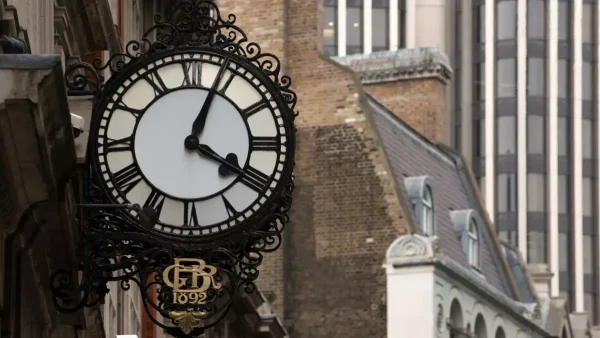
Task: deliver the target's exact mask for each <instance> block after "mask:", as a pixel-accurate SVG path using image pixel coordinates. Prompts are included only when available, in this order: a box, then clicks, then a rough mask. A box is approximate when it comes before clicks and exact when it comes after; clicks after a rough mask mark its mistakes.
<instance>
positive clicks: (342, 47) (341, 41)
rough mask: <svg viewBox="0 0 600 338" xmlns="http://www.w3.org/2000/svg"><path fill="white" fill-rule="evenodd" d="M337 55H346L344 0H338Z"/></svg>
mask: <svg viewBox="0 0 600 338" xmlns="http://www.w3.org/2000/svg"><path fill="white" fill-rule="evenodd" d="M337 8H338V12H337V15H338V20H337V21H338V27H337V29H338V36H337V40H338V41H337V42H338V56H346V0H338V7H337Z"/></svg>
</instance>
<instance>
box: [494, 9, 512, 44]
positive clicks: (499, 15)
mask: <svg viewBox="0 0 600 338" xmlns="http://www.w3.org/2000/svg"><path fill="white" fill-rule="evenodd" d="M496 8H497V12H496V24H497V27H498V32H497V39H498V40H509V39H514V38H515V37H516V36H517V2H516V1H502V2H498V4H497V5H496Z"/></svg>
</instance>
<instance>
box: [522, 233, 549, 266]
mask: <svg viewBox="0 0 600 338" xmlns="http://www.w3.org/2000/svg"><path fill="white" fill-rule="evenodd" d="M527 241H528V245H527V251H528V252H527V257H528V261H527V262H528V263H546V233H544V232H541V231H529V232H528V233H527Z"/></svg>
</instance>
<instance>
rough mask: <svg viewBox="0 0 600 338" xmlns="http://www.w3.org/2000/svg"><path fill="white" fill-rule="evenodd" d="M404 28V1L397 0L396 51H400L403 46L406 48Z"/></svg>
mask: <svg viewBox="0 0 600 338" xmlns="http://www.w3.org/2000/svg"><path fill="white" fill-rule="evenodd" d="M405 26H406V1H405V0H398V30H399V31H398V49H402V48H404V46H406V36H405Z"/></svg>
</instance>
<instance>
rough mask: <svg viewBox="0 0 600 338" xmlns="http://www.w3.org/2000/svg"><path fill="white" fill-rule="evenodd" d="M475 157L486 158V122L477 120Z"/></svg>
mask: <svg viewBox="0 0 600 338" xmlns="http://www.w3.org/2000/svg"><path fill="white" fill-rule="evenodd" d="M474 122H475V128H474V134H475V135H474V137H475V157H477V158H482V157H485V120H484V119H481V120H475V121H474Z"/></svg>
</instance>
